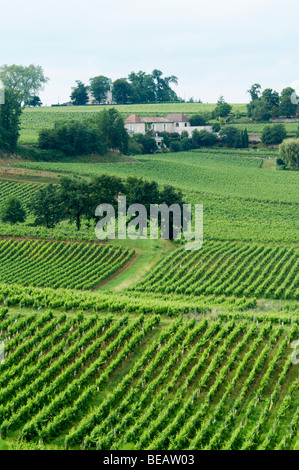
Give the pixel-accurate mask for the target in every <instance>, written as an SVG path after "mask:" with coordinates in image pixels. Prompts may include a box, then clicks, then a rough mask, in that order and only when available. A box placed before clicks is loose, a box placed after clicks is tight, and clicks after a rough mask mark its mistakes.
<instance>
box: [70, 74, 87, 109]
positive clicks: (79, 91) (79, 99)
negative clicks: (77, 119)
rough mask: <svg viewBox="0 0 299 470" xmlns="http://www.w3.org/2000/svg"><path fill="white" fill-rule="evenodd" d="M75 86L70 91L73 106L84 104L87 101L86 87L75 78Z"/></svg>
mask: <svg viewBox="0 0 299 470" xmlns="http://www.w3.org/2000/svg"><path fill="white" fill-rule="evenodd" d="M76 83H77V86H76V87H75V89H74V90H73V91H72V93H71V100H72V102H73V104H74V105H75V106H84V105H86V103H87V102H88V93H87V92H88V87H87V86H86V85H84V83H82V82H81V81H80V80H76Z"/></svg>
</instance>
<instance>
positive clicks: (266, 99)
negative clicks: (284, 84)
mask: <svg viewBox="0 0 299 470" xmlns="http://www.w3.org/2000/svg"><path fill="white" fill-rule="evenodd" d="M261 101H262V102H263V103H264V104H265V106H266V107H267V109H268V110H269V112H270V113H271V116H278V107H279V93H278V92H277V91H274V90H272V88H266V89H265V90H264V91H263V93H262V96H261Z"/></svg>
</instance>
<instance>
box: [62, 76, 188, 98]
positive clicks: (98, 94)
mask: <svg viewBox="0 0 299 470" xmlns="http://www.w3.org/2000/svg"><path fill="white" fill-rule="evenodd" d="M76 83H77V86H76V87H75V89H74V90H73V92H72V93H71V100H72V102H73V104H74V105H76V106H82V105H86V104H87V103H88V101H89V96H88V92H90V93H91V96H92V98H93V100H94V103H97V104H101V103H103V102H105V100H106V98H107V93H108V91H109V90H110V89H111V90H112V96H113V101H114V102H115V103H116V104H135V103H154V102H157V103H163V102H168V101H179V98H178V96H177V94H176V93H175V91H174V90H173V89H172V88H171V85H172V84H173V85H177V84H178V79H177V77H176V76H174V75H171V76H169V77H163V72H161V70H157V69H154V70H153V71H152V73H146V72H143V71H142V70H140V71H139V72H137V73H135V72H131V73H130V74H129V75H128V77H126V78H118V79H116V80H115V81H114V82H112V80H111V78H108V77H105V76H104V75H98V76H96V77H92V78H90V80H89V85H85V84H84V83H83V82H81V81H80V80H76Z"/></svg>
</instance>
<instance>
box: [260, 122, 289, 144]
mask: <svg viewBox="0 0 299 470" xmlns="http://www.w3.org/2000/svg"><path fill="white" fill-rule="evenodd" d="M286 136H287V133H286V130H285V126H284V125H283V124H272V125H271V124H270V125H267V126H264V127H263V130H262V134H261V140H262V142H263V143H264V144H266V145H276V144H280V143H281V142H282V141H283V140H284V139H285V138H286Z"/></svg>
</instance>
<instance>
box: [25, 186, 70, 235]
mask: <svg viewBox="0 0 299 470" xmlns="http://www.w3.org/2000/svg"><path fill="white" fill-rule="evenodd" d="M29 208H30V210H31V212H32V213H33V215H34V216H35V222H34V223H35V225H45V226H46V227H47V228H54V227H55V225H56V224H57V223H58V222H60V221H61V220H62V219H63V218H64V211H63V207H62V199H61V195H60V191H59V187H58V186H54V185H53V184H52V183H50V184H48V185H47V186H45V187H43V188H41V189H40V190H39V191H38V192H37V193H36V194H35V195H34V196H33V198H32V201H31V202H30V205H29Z"/></svg>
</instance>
